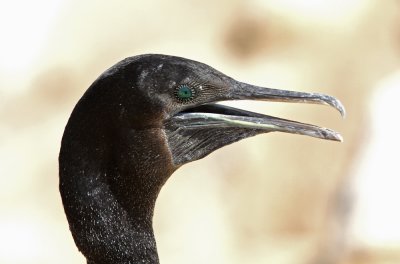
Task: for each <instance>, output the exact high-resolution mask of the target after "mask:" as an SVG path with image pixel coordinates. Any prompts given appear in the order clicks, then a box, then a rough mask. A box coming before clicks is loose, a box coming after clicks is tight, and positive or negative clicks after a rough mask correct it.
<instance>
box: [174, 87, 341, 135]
mask: <svg viewBox="0 0 400 264" xmlns="http://www.w3.org/2000/svg"><path fill="white" fill-rule="evenodd" d="M222 99H223V100H264V101H275V102H293V103H312V104H324V105H329V106H332V107H334V108H335V109H336V110H338V111H339V112H340V114H341V115H342V116H343V117H344V116H345V109H344V107H343V105H342V104H341V103H340V101H339V100H337V99H336V98H334V97H332V96H329V95H325V94H320V93H304V92H295V91H287V90H279V89H270V88H263V87H259V86H254V85H250V84H246V83H241V82H237V81H234V83H233V85H232V84H231V85H230V89H229V92H228V93H227V94H226V95H224V96H223V98H222ZM173 120H174V122H175V125H178V126H179V127H184V128H185V129H194V128H197V129H198V128H206V127H207V128H217V127H220V128H222V127H224V128H227V127H235V128H242V129H251V130H257V131H259V132H261V133H262V132H264V133H267V132H274V131H279V132H286V133H292V134H300V135H306V136H311V137H316V138H321V139H327V140H334V141H343V138H342V136H341V135H340V134H339V133H337V132H335V131H333V130H331V129H328V128H324V127H318V126H315V125H310V124H305V123H300V122H296V121H291V120H287V119H282V118H278V117H272V116H268V115H263V114H259V113H253V112H249V111H245V110H241V109H236V108H232V107H227V106H223V105H217V104H203V105H200V106H196V107H192V108H188V109H186V110H185V111H184V112H181V113H178V114H177V115H175V116H174V117H173Z"/></svg>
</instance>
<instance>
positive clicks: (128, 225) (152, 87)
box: [59, 54, 344, 264]
mask: <svg viewBox="0 0 400 264" xmlns="http://www.w3.org/2000/svg"><path fill="white" fill-rule="evenodd" d="M240 99H252V100H269V101H288V102H306V103H320V104H328V105H331V106H333V107H335V108H336V109H338V110H339V111H340V112H341V113H342V115H343V114H344V108H343V107H342V105H341V104H340V102H339V101H338V100H336V99H335V98H333V97H330V96H327V95H323V94H316V93H300V92H290V91H284V90H276V89H268V88H262V87H257V86H253V85H249V84H245V83H241V82H238V81H236V80H234V79H232V78H230V77H228V76H226V75H224V74H222V73H220V72H219V71H217V70H215V69H213V68H211V67H209V66H207V65H205V64H202V63H199V62H196V61H192V60H188V59H184V58H179V57H173V56H166V55H155V54H149V55H141V56H135V57H130V58H127V59H125V60H123V61H121V62H119V63H117V64H116V65H114V66H113V67H111V68H110V69H108V70H107V71H106V72H104V73H103V74H102V75H101V76H100V77H99V78H98V79H97V80H96V81H95V82H94V83H93V84H92V85H91V86H90V87H89V89H88V90H87V91H86V92H85V94H84V95H83V97H82V98H81V99H80V100H79V102H78V103H77V105H76V106H75V109H74V110H73V112H72V114H71V117H70V119H69V121H68V124H67V126H66V128H65V132H64V135H63V139H62V144H61V150H60V156H59V174H60V193H61V197H62V201H63V205H64V210H65V213H66V215H67V219H68V222H69V225H70V230H71V232H72V235H73V238H74V240H75V243H76V245H77V247H78V248H79V250H80V251H81V252H82V253H83V254H84V255H85V257H86V258H87V260H88V263H91V264H111V263H113V264H119V263H121V264H122V263H158V262H159V260H158V255H157V250H156V242H155V239H154V234H153V229H152V218H153V210H154V205H155V201H156V199H157V195H158V193H159V191H160V189H161V187H162V186H163V184H164V183H165V182H166V181H167V179H168V178H169V177H170V175H171V174H172V173H173V172H174V171H175V170H176V169H178V168H179V167H180V166H182V165H183V164H185V163H188V162H191V161H194V160H197V159H200V158H202V157H204V156H206V155H208V154H209V153H211V152H212V151H214V150H216V149H218V148H221V147H223V146H225V145H227V144H230V143H233V142H235V141H238V140H240V139H243V138H247V137H250V136H254V135H257V134H260V133H267V132H272V131H281V132H288V133H296V134H303V135H308V136H313V137H318V138H323V139H329V140H337V141H340V140H341V137H340V135H339V134H337V133H336V132H334V131H332V130H329V129H326V128H320V127H317V126H313V125H308V124H303V123H299V122H295V121H290V120H285V119H280V118H276V117H271V116H266V115H262V114H258V113H253V112H249V111H244V110H240V109H235V108H231V107H226V106H222V105H218V104H215V103H216V102H218V101H223V100H240Z"/></svg>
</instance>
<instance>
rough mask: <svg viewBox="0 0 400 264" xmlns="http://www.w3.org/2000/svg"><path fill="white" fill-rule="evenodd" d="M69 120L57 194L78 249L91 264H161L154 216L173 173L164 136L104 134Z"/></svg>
mask: <svg viewBox="0 0 400 264" xmlns="http://www.w3.org/2000/svg"><path fill="white" fill-rule="evenodd" d="M71 119H72V118H71ZM71 119H70V121H69V124H68V125H67V127H66V130H65V132H64V136H63V141H62V146H61V151H60V157H59V164H60V168H59V169H60V193H61V196H62V200H63V204H64V210H65V213H66V215H67V219H68V222H69V225H70V230H71V232H72V235H73V237H74V240H75V243H76V245H77V247H78V248H79V250H80V251H81V252H82V253H83V254H84V255H85V256H86V258H87V260H88V263H90V264H111V263H113V264H122V263H139V262H140V263H149V264H156V263H159V260H158V255H157V248H156V242H155V238H154V233H153V228H152V218H153V211H154V206H155V202H156V199H157V196H158V193H159V191H160V189H161V187H162V186H163V184H164V183H165V181H166V180H167V179H168V177H169V176H170V175H171V174H172V172H173V170H174V169H173V168H171V166H167V164H171V161H170V160H168V159H169V158H170V154H169V153H163V152H165V151H166V152H168V149H166V148H165V143H164V139H163V136H162V131H160V129H147V130H140V131H136V130H132V129H131V130H126V131H118V132H116V133H115V132H113V133H108V132H105V131H101V129H100V130H97V129H93V128H91V127H85V125H84V124H83V123H81V124H73V121H71ZM78 130H81V131H78Z"/></svg>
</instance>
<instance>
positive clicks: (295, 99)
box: [230, 82, 346, 117]
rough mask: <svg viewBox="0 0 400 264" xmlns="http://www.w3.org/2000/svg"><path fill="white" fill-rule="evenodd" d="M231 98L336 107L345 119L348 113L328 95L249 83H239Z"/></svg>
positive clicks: (233, 89)
mask: <svg viewBox="0 0 400 264" xmlns="http://www.w3.org/2000/svg"><path fill="white" fill-rule="evenodd" d="M230 96H231V97H232V99H238V100H245V99H247V100H263V101H275V102H289V103H311V104H325V105H330V106H332V107H334V108H335V109H336V110H338V111H339V112H340V114H341V115H342V117H345V115H346V111H345V109H344V106H343V105H342V103H341V102H340V101H339V100H338V99H336V98H334V97H332V96H330V95H326V94H320V93H304V92H295V91H287V90H279V89H271V88H264V87H259V86H255V85H251V84H247V83H242V82H237V85H234V86H233V87H232V89H231V94H230Z"/></svg>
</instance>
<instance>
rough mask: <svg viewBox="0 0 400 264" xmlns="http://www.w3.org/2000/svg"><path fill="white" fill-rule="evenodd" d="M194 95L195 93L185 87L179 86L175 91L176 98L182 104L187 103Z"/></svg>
mask: <svg viewBox="0 0 400 264" xmlns="http://www.w3.org/2000/svg"><path fill="white" fill-rule="evenodd" d="M194 95H195V91H194V90H193V89H192V88H191V87H189V86H187V85H182V86H180V87H179V88H178V89H177V91H176V96H177V98H178V99H179V100H180V101H182V102H187V101H190V100H192V99H193V97H194Z"/></svg>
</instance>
